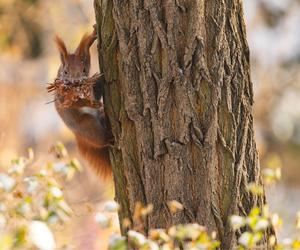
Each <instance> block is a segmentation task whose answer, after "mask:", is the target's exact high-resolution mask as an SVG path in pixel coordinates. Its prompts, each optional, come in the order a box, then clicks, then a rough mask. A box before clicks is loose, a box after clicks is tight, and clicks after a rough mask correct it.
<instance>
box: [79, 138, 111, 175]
mask: <svg viewBox="0 0 300 250" xmlns="http://www.w3.org/2000/svg"><path fill="white" fill-rule="evenodd" d="M77 145H78V149H79V151H80V153H81V154H82V156H83V157H84V158H85V159H86V160H87V161H88V163H89V165H91V167H92V168H93V169H94V171H96V173H97V175H99V176H101V177H102V178H103V179H106V178H108V177H110V176H111V174H112V168H111V164H110V158H109V149H108V147H107V146H106V147H102V148H97V147H93V146H89V147H88V146H87V145H86V144H82V142H81V140H80V139H78V138H77Z"/></svg>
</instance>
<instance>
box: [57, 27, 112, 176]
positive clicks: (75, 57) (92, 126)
mask: <svg viewBox="0 0 300 250" xmlns="http://www.w3.org/2000/svg"><path fill="white" fill-rule="evenodd" d="M96 38H97V36H96V31H95V30H94V31H93V33H92V34H90V35H84V36H83V37H82V39H81V41H80V43H79V45H78V47H77V49H76V50H75V52H74V53H69V52H68V50H67V48H66V46H65V43H64V42H63V40H62V39H61V38H59V37H58V36H56V37H55V43H56V45H57V48H58V50H59V53H60V59H61V65H60V67H59V70H58V73H57V78H58V79H60V80H68V81H70V82H72V81H77V80H79V81H80V80H82V79H84V78H87V77H88V76H89V72H90V51H89V49H90V47H91V46H92V44H93V43H94V41H95V40H96ZM103 83H104V78H103V76H102V78H100V79H99V81H98V82H97V83H96V86H97V85H98V87H99V85H100V90H99V88H98V89H96V90H95V92H97V91H98V95H100V96H98V98H99V99H100V98H101V96H102V91H101V90H102V89H103ZM99 92H100V93H99ZM63 98H64V97H63V96H60V95H59V94H57V93H56V96H55V107H56V110H57V112H58V114H59V115H60V117H61V118H62V120H63V121H64V123H65V124H66V125H67V127H68V128H69V129H70V130H71V131H72V132H73V133H74V135H75V138H76V142H77V146H78V149H79V152H80V153H81V154H82V156H83V157H84V158H85V159H86V160H87V161H88V163H89V164H90V165H91V166H92V167H93V169H94V170H96V172H97V173H98V174H99V175H100V176H102V177H106V176H109V175H110V174H111V164H110V159H109V145H110V143H111V142H112V140H113V137H112V134H111V130H110V126H109V124H108V122H107V119H106V117H105V113H104V110H103V108H100V109H99V108H94V107H92V106H88V104H87V103H88V102H85V101H84V100H79V101H77V102H75V103H73V104H72V105H71V106H70V107H68V108H66V107H63V105H60V104H61V102H62V101H63Z"/></svg>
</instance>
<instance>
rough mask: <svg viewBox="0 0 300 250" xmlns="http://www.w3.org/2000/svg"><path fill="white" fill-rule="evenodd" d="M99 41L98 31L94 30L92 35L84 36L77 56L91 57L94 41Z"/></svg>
mask: <svg viewBox="0 0 300 250" xmlns="http://www.w3.org/2000/svg"><path fill="white" fill-rule="evenodd" d="M96 39H97V35H96V31H95V30H94V31H93V33H91V34H90V35H88V34H84V36H83V37H82V38H81V41H80V43H79V45H78V47H77V49H76V51H75V54H77V55H80V56H84V57H86V56H89V49H90V47H91V46H92V45H93V43H94V41H95V40H96Z"/></svg>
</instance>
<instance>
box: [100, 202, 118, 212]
mask: <svg viewBox="0 0 300 250" xmlns="http://www.w3.org/2000/svg"><path fill="white" fill-rule="evenodd" d="M119 208H120V205H119V204H118V203H117V202H115V201H107V202H106V203H105V204H104V210H105V211H107V212H117V211H118V210H119Z"/></svg>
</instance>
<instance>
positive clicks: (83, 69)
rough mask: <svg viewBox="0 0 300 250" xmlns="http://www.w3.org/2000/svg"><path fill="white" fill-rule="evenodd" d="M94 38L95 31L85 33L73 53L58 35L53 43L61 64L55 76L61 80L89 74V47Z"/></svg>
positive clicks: (75, 78) (77, 78) (74, 79)
mask: <svg viewBox="0 0 300 250" xmlns="http://www.w3.org/2000/svg"><path fill="white" fill-rule="evenodd" d="M95 40H96V32H95V30H94V32H93V33H92V34H90V35H87V34H85V35H84V36H83V37H82V39H81V41H80V43H79V45H78V47H77V49H76V50H75V52H74V53H69V52H68V50H67V48H66V45H65V43H64V41H63V40H62V39H61V38H59V37H58V36H56V37H55V43H56V46H57V48H58V51H59V54H60V59H61V66H60V68H59V70H58V75H57V77H58V78H60V79H63V80H69V81H71V82H72V81H76V80H82V78H84V77H88V76H89V72H90V64H91V62H90V61H91V59H90V47H91V46H92V44H93V42H94V41H95Z"/></svg>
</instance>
